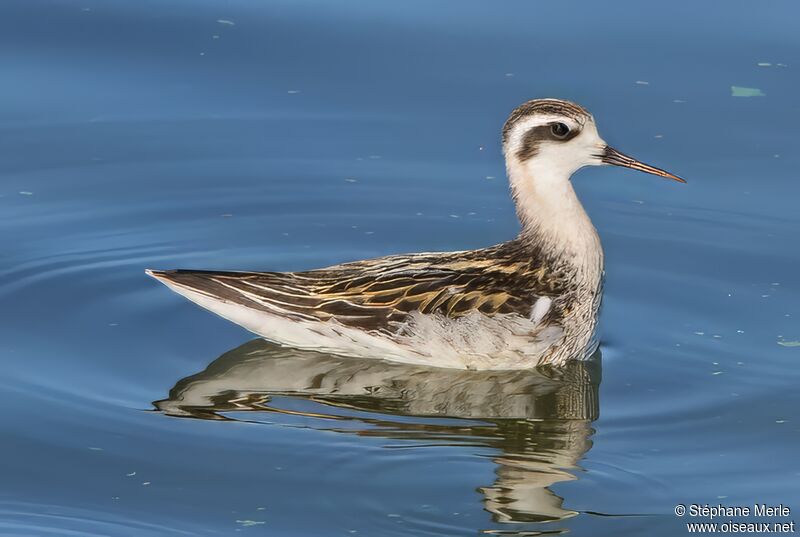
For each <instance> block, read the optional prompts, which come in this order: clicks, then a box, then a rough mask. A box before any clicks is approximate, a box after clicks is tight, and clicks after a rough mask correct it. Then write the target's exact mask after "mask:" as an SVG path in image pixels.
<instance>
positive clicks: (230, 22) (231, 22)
mask: <svg viewBox="0 0 800 537" xmlns="http://www.w3.org/2000/svg"><path fill="white" fill-rule="evenodd" d="M217 22H218V23H219V24H226V25H228V26H236V23H235V22H233V21H229V20H228V19H217Z"/></svg>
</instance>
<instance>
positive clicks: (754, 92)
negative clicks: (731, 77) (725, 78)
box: [731, 86, 766, 97]
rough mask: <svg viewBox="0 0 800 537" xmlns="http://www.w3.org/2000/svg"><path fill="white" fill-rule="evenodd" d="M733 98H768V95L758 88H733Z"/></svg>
mask: <svg viewBox="0 0 800 537" xmlns="http://www.w3.org/2000/svg"><path fill="white" fill-rule="evenodd" d="M731 97H766V93H764V92H763V91H761V90H760V89H758V88H745V87H744V86H731Z"/></svg>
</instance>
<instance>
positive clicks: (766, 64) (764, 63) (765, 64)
mask: <svg viewBox="0 0 800 537" xmlns="http://www.w3.org/2000/svg"><path fill="white" fill-rule="evenodd" d="M757 65H758V66H759V67H772V64H771V63H769V62H758V64H757Z"/></svg>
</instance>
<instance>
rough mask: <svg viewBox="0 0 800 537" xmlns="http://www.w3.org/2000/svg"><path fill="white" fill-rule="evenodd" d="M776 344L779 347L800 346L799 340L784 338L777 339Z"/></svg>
mask: <svg viewBox="0 0 800 537" xmlns="http://www.w3.org/2000/svg"><path fill="white" fill-rule="evenodd" d="M778 345H780V346H781V347H800V341H786V340H785V339H779V340H778Z"/></svg>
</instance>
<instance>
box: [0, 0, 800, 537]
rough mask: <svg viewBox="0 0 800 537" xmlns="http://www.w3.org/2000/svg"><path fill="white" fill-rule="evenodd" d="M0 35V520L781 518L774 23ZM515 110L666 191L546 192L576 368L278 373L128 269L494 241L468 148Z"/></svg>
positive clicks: (658, 523) (591, 179)
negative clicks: (581, 270)
mask: <svg viewBox="0 0 800 537" xmlns="http://www.w3.org/2000/svg"><path fill="white" fill-rule="evenodd" d="M2 14H3V17H2V21H3V22H2V25H3V31H2V32H0V41H1V42H2V47H0V51H2V52H0V64H1V65H2V67H3V72H4V73H5V74H6V76H5V83H4V84H2V85H0V132H1V133H2V145H1V147H2V149H0V173H2V182H0V208H1V209H2V210H0V230H2V233H0V241H2V242H1V243H0V251H2V252H3V254H2V260H3V263H2V264H0V304H2V306H3V308H2V309H0V355H2V363H3V365H4V374H3V375H2V377H0V404H2V407H3V408H4V410H5V412H4V413H3V420H2V423H3V427H2V428H3V441H2V442H0V455H2V457H0V476H2V479H0V533H3V534H5V535H25V536H28V535H31V536H34V535H35V536H41V535H113V536H128V535H131V536H133V535H135V536H149V535H153V536H160V535H205V534H211V535H228V534H238V533H242V534H246V533H252V534H262V535H352V534H356V535H381V536H385V535H409V534H413V535H475V534H481V533H488V534H499V535H508V534H519V535H536V534H539V533H548V532H549V533H555V532H561V531H570V532H572V533H573V534H576V535H593V536H595V535H639V534H642V533H645V532H646V533H647V534H650V535H674V534H676V532H683V531H684V530H683V529H682V528H681V526H680V525H679V521H677V520H676V519H675V517H674V515H672V509H673V506H674V505H675V504H677V503H685V504H690V503H711V504H716V503H720V502H723V503H726V504H730V505H738V504H752V503H754V502H767V503H776V504H777V503H780V502H783V503H784V504H788V505H790V506H792V507H793V508H797V509H800V502H799V501H798V500H800V498H798V492H797V486H796V483H797V479H798V476H799V475H800V466H799V465H798V461H797V456H796V451H797V446H798V441H799V440H800V429H799V428H798V426H799V425H800V415H798V412H797V409H798V406H799V405H800V395H798V391H797V385H798V382H800V373H798V367H797V366H798V361H799V360H800V343H798V341H800V326H798V322H797V319H798V316H800V311H798V303H799V301H798V297H799V296H800V294H799V292H800V285H798V280H797V274H798V270H800V249H799V248H798V232H800V216H798V211H797V203H798V202H797V200H798V199H800V182H799V181H798V171H797V170H798V168H799V167H800V163H799V162H798V156H797V152H796V140H797V134H796V125H797V124H798V123H800V108H798V106H797V105H796V88H797V87H798V85H800V74H798V70H797V66H796V65H794V63H795V60H796V58H797V57H798V52H800V37H799V36H798V34H797V31H796V20H797V17H798V15H800V8H798V6H797V4H795V3H791V2H773V3H770V4H769V5H766V4H764V5H762V4H759V3H753V2H751V3H745V2H730V3H726V4H725V5H724V6H722V5H712V4H708V5H697V4H696V3H692V2H677V3H676V2H670V3H668V4H664V5H662V6H652V5H650V6H647V7H644V6H640V5H639V4H637V3H633V2H630V3H621V4H617V5H616V6H615V8H614V9H610V8H608V7H607V6H602V5H599V4H594V3H590V2H572V3H569V4H561V3H541V2H535V3H531V2H506V3H503V4H502V5H500V4H496V3H478V2H440V3H437V4H429V3H425V2H411V3H408V2H405V3H396V4H387V3H385V2H382V3H378V4H375V3H368V2H357V1H347V2H339V3H337V4H335V5H334V4H330V3H322V2H303V3H298V2H283V1H270V2H252V1H245V0H232V1H226V2H221V1H211V0H202V1H192V2H189V1H188V0H187V1H179V0H175V1H171V2H164V1H150V0H139V1H137V2H123V1H98V0H86V1H81V2H77V1H57V0H52V1H46V0H6V1H5V2H4V3H3V6H2ZM759 64H769V65H759ZM784 64H785V65H784ZM731 86H737V87H745V88H755V89H758V90H760V92H761V93H763V94H764V95H763V96H760V97H733V96H732V90H731ZM544 96H555V97H561V98H567V99H572V100H575V101H577V102H579V103H581V104H583V105H584V106H586V107H587V108H588V109H590V110H591V111H592V112H593V113H594V115H595V118H596V120H597V122H598V125H599V128H600V131H601V134H602V135H603V136H604V137H605V138H606V140H608V141H609V142H610V143H612V144H613V145H615V146H617V147H619V148H620V149H621V150H623V151H626V152H628V153H630V154H633V155H636V156H638V157H640V158H641V159H643V160H644V161H646V162H651V163H653V164H655V165H658V166H663V167H665V168H667V169H670V170H671V171H674V172H675V173H677V174H679V175H681V176H684V177H686V178H687V179H688V180H689V184H687V185H678V184H675V183H669V182H667V181H663V180H659V179H657V178H654V177H649V176H644V175H638V174H635V173H634V172H628V171H624V170H619V169H590V170H584V171H581V172H580V173H579V174H578V175H577V176H576V177H575V185H576V188H577V189H578V191H579V194H580V196H581V198H582V199H583V201H584V203H585V205H586V207H587V210H588V211H589V213H590V214H591V216H592V217H593V219H594V221H595V224H596V226H597V228H598V230H599V232H600V235H601V237H602V239H603V243H604V246H605V248H606V271H607V280H606V295H605V301H604V308H603V311H602V318H601V333H600V336H601V342H602V345H601V352H602V358H600V357H599V356H598V357H597V359H596V360H595V361H594V362H591V363H587V364H572V365H570V367H568V368H567V369H565V370H563V371H558V370H547V369H546V370H542V371H535V372H513V373H497V372H493V373H479V374H467V373H464V372H455V371H440V370H434V371H431V370H426V369H424V368H413V367H407V366H398V365H385V364H382V363H380V362H375V363H362V362H357V361H352V360H346V359H341V358H336V357H331V356H323V355H317V354H314V353H299V352H294V351H286V350H281V349H278V348H276V347H274V346H271V345H269V344H267V343H264V342H261V341H252V339H253V336H252V335H250V334H248V333H247V332H245V331H243V330H242V329H240V328H238V327H236V326H235V325H232V324H230V323H227V322H225V321H223V320H221V319H219V318H217V317H215V316H213V315H210V314H208V313H207V312H205V311H202V310H200V309H199V308H196V307H194V306H192V305H191V304H189V303H188V302H186V301H185V300H183V299H181V298H180V297H178V296H176V295H174V294H171V293H170V292H168V290H167V289H165V288H164V287H163V286H160V285H157V284H156V283H155V282H153V281H152V280H150V279H149V278H147V277H146V276H145V275H144V273H143V271H144V269H145V268H148V267H154V268H174V267H182V268H206V269H249V270H302V269H310V268H314V267H318V266H324V265H329V264H333V263H337V262H341V261H346V260H353V259H360V258H366V257H373V256H378V255H384V254H390V253H399V252H409V251H432V250H456V249H465V248H477V247H482V246H486V245H490V244H493V243H496V242H500V241H504V240H507V239H509V238H512V237H513V236H514V235H515V234H516V232H517V223H516V220H515V217H514V211H513V206H512V204H511V202H510V200H509V199H508V195H507V185H506V182H505V179H504V171H503V162H502V157H501V154H500V149H499V130H500V127H501V126H502V123H503V121H504V119H505V117H506V115H507V114H508V112H509V111H510V110H511V109H512V108H513V107H514V106H516V105H517V104H519V103H520V102H522V101H524V100H526V99H529V98H532V97H544ZM601 370H602V371H601ZM601 379H602V381H601ZM608 515H611V516H608ZM629 515H636V516H629ZM678 534H680V533H678Z"/></svg>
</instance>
